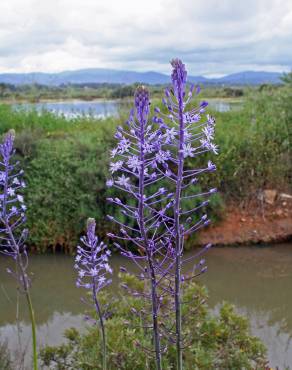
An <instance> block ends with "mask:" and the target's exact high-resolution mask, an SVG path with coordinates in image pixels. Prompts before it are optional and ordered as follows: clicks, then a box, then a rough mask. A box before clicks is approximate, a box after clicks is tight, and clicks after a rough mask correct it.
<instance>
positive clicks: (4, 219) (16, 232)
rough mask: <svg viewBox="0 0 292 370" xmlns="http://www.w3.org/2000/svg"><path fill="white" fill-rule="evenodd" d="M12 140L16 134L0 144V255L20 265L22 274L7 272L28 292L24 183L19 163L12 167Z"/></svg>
mask: <svg viewBox="0 0 292 370" xmlns="http://www.w3.org/2000/svg"><path fill="white" fill-rule="evenodd" d="M14 137H15V133H14V131H13V130H11V131H9V132H8V133H7V134H6V135H5V137H4V140H3V143H2V144H0V252H1V253H3V254H5V255H8V256H11V257H12V258H13V259H14V260H16V261H17V262H18V263H21V265H22V266H21V270H22V273H21V274H19V273H16V272H13V271H12V270H10V269H8V270H7V271H8V272H9V273H11V274H12V275H14V276H15V277H16V278H17V279H18V281H19V283H20V285H21V286H22V287H23V288H24V289H27V288H28V286H29V278H28V276H27V274H26V269H27V265H28V258H27V251H26V246H25V241H26V239H27V236H28V230H27V229H25V228H22V227H23V225H24V223H25V221H26V216H25V211H26V206H25V204H24V199H23V195H22V190H23V189H24V188H25V183H24V181H23V179H22V177H23V170H19V169H18V165H19V163H18V162H16V163H15V164H13V163H12V158H13V155H14V153H15V150H14V148H13V144H14Z"/></svg>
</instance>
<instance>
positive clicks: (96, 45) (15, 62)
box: [0, 0, 292, 74]
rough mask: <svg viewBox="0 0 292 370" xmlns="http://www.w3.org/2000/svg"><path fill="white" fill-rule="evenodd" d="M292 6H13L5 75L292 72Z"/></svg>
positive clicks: (3, 40)
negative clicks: (100, 70)
mask: <svg viewBox="0 0 292 370" xmlns="http://www.w3.org/2000/svg"><path fill="white" fill-rule="evenodd" d="M291 44H292V2H291V1H290V0H245V1H244V2H242V1H240V2H239V1H238V2H237V1H234V0H233V1H232V0H208V1H203V0H147V1H141V0H140V1H138V0H106V1H104V0H50V1H39V0H10V1H9V2H8V1H4V0H3V1H2V2H1V4H0V72H18V71H26V72H29V71H36V70H37V71H51V72H54V71H61V70H65V69H78V68H91V67H105V68H123V69H133V70H151V69H152V70H153V69H155V70H158V71H162V72H167V71H168V70H169V67H168V61H169V59H171V58H172V57H175V56H178V57H181V58H182V59H183V60H184V61H185V62H186V63H188V65H189V70H191V71H192V74H224V73H230V72H235V71H240V70H247V69H256V70H279V71H282V70H289V69H290V68H291V60H292V48H291V46H290V45H291Z"/></svg>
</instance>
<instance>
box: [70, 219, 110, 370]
mask: <svg viewBox="0 0 292 370" xmlns="http://www.w3.org/2000/svg"><path fill="white" fill-rule="evenodd" d="M95 228H96V223H95V220H94V219H93V218H89V219H88V220H87V231H86V236H85V237H82V238H81V242H82V244H83V246H78V247H77V255H76V257H75V265H74V267H75V269H76V270H77V272H78V278H77V281H76V286H77V287H83V288H85V289H89V290H90V291H91V293H92V299H93V302H94V307H95V310H96V314H97V317H98V321H99V324H100V330H101V337H102V351H103V370H105V369H106V337H105V326H104V313H103V312H102V309H101V306H100V303H99V301H98V297H97V295H98V292H99V291H100V290H101V289H103V288H104V287H105V286H107V285H109V284H110V283H111V279H108V277H107V276H108V274H112V269H111V267H110V265H109V263H108V260H109V256H110V255H111V252H110V251H109V249H107V246H106V245H105V244H104V243H103V242H99V241H98V238H97V236H96V235H95Z"/></svg>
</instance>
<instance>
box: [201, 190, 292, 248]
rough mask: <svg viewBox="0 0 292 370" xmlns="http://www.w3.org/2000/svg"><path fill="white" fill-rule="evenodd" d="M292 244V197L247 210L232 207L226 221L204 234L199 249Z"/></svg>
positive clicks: (236, 206)
mask: <svg viewBox="0 0 292 370" xmlns="http://www.w3.org/2000/svg"><path fill="white" fill-rule="evenodd" d="M289 240H292V197H291V199H289V200H288V199H287V200H283V199H281V198H280V197H279V199H278V200H277V201H276V202H275V203H274V204H265V203H263V204H262V205H261V206H259V205H258V204H255V203H254V204H249V205H248V206H247V207H244V208H243V207H240V206H239V205H235V204H229V205H227V206H226V210H225V212H224V218H223V220H221V221H218V222H217V223H215V224H214V225H211V226H209V227H208V228H207V229H204V230H202V231H201V232H200V233H199V235H198V239H197V242H198V244H199V245H204V244H207V243H212V245H220V246H231V245H232V246H234V245H250V244H271V243H281V242H286V241H289Z"/></svg>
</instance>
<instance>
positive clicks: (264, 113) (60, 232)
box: [0, 86, 292, 251]
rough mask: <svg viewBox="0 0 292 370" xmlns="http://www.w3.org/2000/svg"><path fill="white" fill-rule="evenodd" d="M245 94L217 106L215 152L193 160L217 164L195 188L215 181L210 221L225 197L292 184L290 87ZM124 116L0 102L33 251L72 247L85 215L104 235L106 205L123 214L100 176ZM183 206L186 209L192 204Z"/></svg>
mask: <svg viewBox="0 0 292 370" xmlns="http://www.w3.org/2000/svg"><path fill="white" fill-rule="evenodd" d="M153 89H155V88H154V87H153ZM207 90H208V89H207ZM204 93H206V91H205V92H204ZM207 93H208V91H207ZM207 95H208V94H207ZM244 96H245V100H244V103H243V106H242V109H241V110H239V111H230V112H224V113H219V112H214V115H215V116H216V119H217V131H216V142H217V144H218V145H219V147H220V153H219V155H218V156H217V157H214V156H210V157H208V155H207V156H205V157H204V156H200V158H197V159H196V165H197V166H198V167H200V166H202V167H204V166H205V165H206V161H207V160H208V159H212V161H214V162H215V164H216V166H217V169H218V170H217V172H215V173H212V174H210V175H204V176H202V177H201V178H200V189H199V188H198V189H197V190H206V189H209V188H213V187H217V188H218V189H219V191H220V193H219V194H217V195H215V196H213V197H212V198H211V204H210V207H208V212H209V214H210V215H211V218H212V219H213V220H215V221H216V220H218V219H220V218H222V215H223V213H224V203H225V202H226V201H227V202H228V201H230V200H236V201H240V202H241V201H242V200H250V199H251V198H252V199H255V198H256V194H257V192H260V191H261V190H262V189H264V188H269V187H273V188H276V189H278V190H283V191H289V187H291V183H292V181H291V180H292V179H291V174H292V148H291V143H292V105H291V101H292V89H291V88H290V87H289V86H283V87H273V86H266V87H265V88H261V89H260V90H259V91H258V90H256V89H252V90H249V91H248V90H246V89H245V91H244ZM156 105H159V106H160V108H161V110H163V107H162V105H161V103H160V100H158V99H156V98H155V99H154V100H153V103H152V105H151V107H152V110H153V108H154V107H155V106H156ZM125 118H126V117H125V116H123V117H121V118H119V119H115V120H113V119H106V120H95V119H93V118H85V117H80V118H76V119H74V120H70V121H68V120H66V119H65V118H64V117H58V116H55V115H54V114H52V113H49V112H45V111H44V112H42V113H41V114H39V113H37V112H36V111H29V112H26V111H21V110H20V111H13V110H12V109H11V107H10V106H8V105H2V106H1V105H0V135H1V134H3V133H5V132H6V131H8V130H9V129H10V128H14V129H15V130H16V131H17V135H16V149H17V153H18V155H19V159H20V161H21V165H22V166H23V168H24V169H25V174H26V180H27V185H28V186H27V194H26V201H27V206H28V226H29V227H30V229H31V233H30V235H31V239H30V243H31V244H33V245H34V246H35V247H36V248H37V250H38V251H45V250H46V249H47V248H49V247H51V248H54V247H56V245H57V246H58V245H59V246H62V247H64V248H66V250H69V251H70V250H72V249H73V247H74V246H75V245H76V242H77V240H78V236H79V234H80V233H81V232H82V228H83V225H84V222H85V220H86V219H87V218H88V217H95V218H96V219H97V225H98V232H99V234H100V235H102V236H104V235H105V233H106V232H107V231H110V228H113V227H114V226H113V225H112V224H109V223H107V222H106V221H105V215H106V214H107V213H109V214H113V215H114V216H115V217H122V216H120V215H117V214H115V212H117V209H116V207H113V209H111V206H110V205H108V204H107V202H106V197H108V196H113V195H114V194H115V196H117V195H118V194H117V193H116V192H113V190H111V189H106V187H105V181H106V178H107V177H108V172H107V171H108V162H109V160H110V158H109V152H110V149H111V148H112V147H113V146H114V141H115V140H114V139H113V133H114V130H115V126H116V125H117V124H120V123H121V122H123V121H124V119H125ZM289 184H290V185H289ZM194 190H196V189H194ZM119 196H120V197H123V195H119ZM223 198H224V201H223ZM185 206H186V208H188V207H189V208H188V209H191V208H193V206H194V204H193V203H192V204H189V205H187V204H186V205H185ZM202 211H204V210H202Z"/></svg>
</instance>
